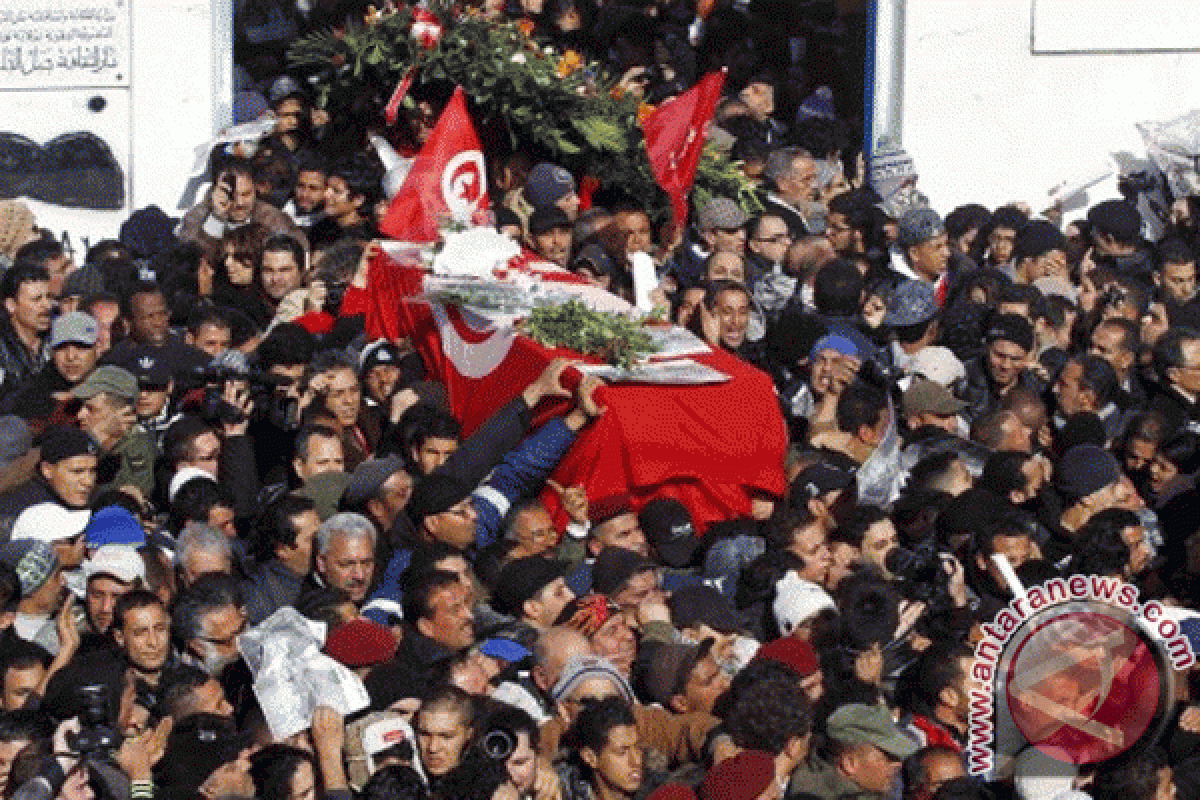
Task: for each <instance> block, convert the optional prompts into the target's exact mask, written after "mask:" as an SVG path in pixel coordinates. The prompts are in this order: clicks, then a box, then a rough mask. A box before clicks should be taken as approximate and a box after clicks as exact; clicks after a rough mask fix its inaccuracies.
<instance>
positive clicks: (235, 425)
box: [221, 381, 254, 436]
mask: <svg viewBox="0 0 1200 800" xmlns="http://www.w3.org/2000/svg"><path fill="white" fill-rule="evenodd" d="M221 399H222V400H223V401H225V402H226V403H228V404H229V405H230V407H232V408H235V409H237V411H238V414H239V415H240V416H241V421H240V422H227V423H225V435H226V436H241V435H243V434H245V432H246V430H247V429H248V428H249V427H250V415H251V414H252V413H254V399H253V398H252V397H251V396H250V386H249V384H247V383H246V382H245V381H225V385H224V386H222V387H221Z"/></svg>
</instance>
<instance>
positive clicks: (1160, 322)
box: [1142, 303, 1171, 347]
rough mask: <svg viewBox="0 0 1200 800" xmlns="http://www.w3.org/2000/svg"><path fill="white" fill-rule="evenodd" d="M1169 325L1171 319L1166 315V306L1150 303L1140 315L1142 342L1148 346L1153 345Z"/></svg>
mask: <svg viewBox="0 0 1200 800" xmlns="http://www.w3.org/2000/svg"><path fill="white" fill-rule="evenodd" d="M1170 327H1171V321H1170V319H1169V318H1168V317H1167V307H1166V306H1165V305H1163V304H1162V303H1151V304H1150V307H1149V308H1148V309H1146V313H1145V314H1144V315H1143V316H1142V343H1143V344H1145V345H1147V346H1148V347H1153V346H1154V343H1155V342H1157V341H1158V340H1159V338H1161V337H1162V335H1163V334H1164V333H1166V332H1167V330H1168V329H1170Z"/></svg>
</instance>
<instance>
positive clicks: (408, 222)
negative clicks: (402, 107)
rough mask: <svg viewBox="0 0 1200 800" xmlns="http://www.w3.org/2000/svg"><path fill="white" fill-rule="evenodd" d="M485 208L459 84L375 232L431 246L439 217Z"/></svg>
mask: <svg viewBox="0 0 1200 800" xmlns="http://www.w3.org/2000/svg"><path fill="white" fill-rule="evenodd" d="M487 207H488V194H487V172H486V170H485V168H484V164H483V151H482V150H481V149H480V146H479V136H478V135H476V133H475V126H474V125H473V124H472V123H471V115H470V114H468V113H467V101H466V97H465V95H464V94H463V90H462V87H461V86H460V87H459V88H457V89H455V90H454V96H453V97H451V98H450V103H449V104H448V105H447V106H446V110H445V111H443V112H442V116H441V118H440V119H439V120H438V122H437V125H436V126H434V128H433V132H432V133H430V134H429V141H427V142H426V143H425V146H424V147H422V148H421V152H420V153H418V154H417V157H416V160H414V161H413V165H412V169H411V170H410V171H409V173H408V178H407V179H406V180H405V181H404V185H403V186H401V187H400V191H398V192H396V196H395V197H394V198H392V204H391V206H390V207H389V208H388V212H387V216H386V217H385V218H384V220H383V224H382V225H381V226H380V229H381V230H382V231H383V233H385V234H386V235H388V236H390V237H392V238H393V239H403V240H405V241H409V242H434V241H437V239H438V215H439V214H447V215H449V216H451V217H454V218H455V219H460V220H469V219H471V217H472V215H473V214H474V213H475V212H476V211H478V210H480V209H486V208H487Z"/></svg>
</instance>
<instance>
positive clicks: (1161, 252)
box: [1154, 236, 1196, 271]
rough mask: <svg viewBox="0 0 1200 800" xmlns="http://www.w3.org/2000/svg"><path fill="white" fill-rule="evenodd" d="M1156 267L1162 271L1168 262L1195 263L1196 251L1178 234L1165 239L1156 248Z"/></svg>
mask: <svg viewBox="0 0 1200 800" xmlns="http://www.w3.org/2000/svg"><path fill="white" fill-rule="evenodd" d="M1154 256H1155V259H1154V261H1155V269H1157V270H1159V271H1162V269H1163V267H1165V266H1166V265H1167V264H1193V265H1194V264H1195V263H1196V251H1195V250H1193V249H1192V247H1191V245H1189V244H1188V243H1187V242H1186V241H1185V240H1183V239H1181V238H1179V237H1178V236H1170V237H1167V238H1166V239H1163V240H1162V241H1161V242H1159V243H1158V246H1157V247H1155V248H1154Z"/></svg>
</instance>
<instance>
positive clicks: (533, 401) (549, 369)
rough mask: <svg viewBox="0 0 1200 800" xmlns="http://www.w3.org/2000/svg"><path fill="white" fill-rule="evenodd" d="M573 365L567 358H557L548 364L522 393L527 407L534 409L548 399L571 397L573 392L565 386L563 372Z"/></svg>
mask: <svg viewBox="0 0 1200 800" xmlns="http://www.w3.org/2000/svg"><path fill="white" fill-rule="evenodd" d="M572 363H573V362H572V361H570V360H568V359H565V358H556V359H554V360H553V361H551V362H550V363H549V364H547V365H546V368H545V369H543V370H542V374H541V375H538V376H537V378H536V379H534V381H533V383H531V384H529V386H527V387H526V388H525V391H524V392H523V393H522V395H521V396H522V397H523V398H524V399H525V405H527V406H529V408H533V407H535V406H536V405H537V404H538V403H540V402H541V401H542V400H544V399H545V398H547V397H570V396H571V390H570V389H568V388H567V387H566V386H564V385H563V371H564V370H566V368H567V367H569V366H571V365H572Z"/></svg>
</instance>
